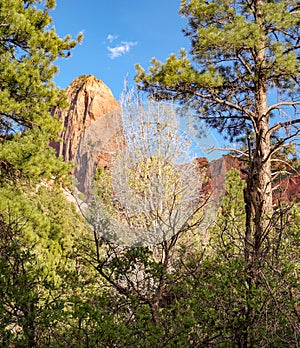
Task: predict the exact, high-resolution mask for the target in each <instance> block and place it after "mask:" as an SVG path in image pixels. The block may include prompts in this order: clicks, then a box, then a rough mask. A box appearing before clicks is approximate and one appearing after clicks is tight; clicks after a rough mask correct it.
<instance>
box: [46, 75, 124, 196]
mask: <svg viewBox="0 0 300 348" xmlns="http://www.w3.org/2000/svg"><path fill="white" fill-rule="evenodd" d="M66 93H67V100H68V103H69V107H68V108H66V109H61V108H57V109H55V110H54V111H53V114H55V115H58V117H59V119H60V120H61V122H62V126H63V128H62V130H61V132H60V134H59V136H60V138H61V139H62V140H61V142H59V143H53V144H51V145H52V146H53V147H54V148H55V150H56V153H57V155H58V156H62V157H63V159H64V160H65V161H66V162H68V161H72V162H73V163H74V176H75V178H76V180H77V188H78V189H79V190H80V191H81V192H83V193H84V194H87V193H88V191H89V189H90V186H91V183H92V180H93V176H94V171H95V169H96V167H97V166H98V165H101V166H102V167H106V166H109V165H110V164H111V161H112V160H113V158H114V157H115V155H116V154H117V152H118V151H119V149H120V148H122V146H123V145H124V138H123V124H122V118H121V108H120V105H119V103H118V102H117V100H116V99H115V98H114V96H113V94H112V92H111V90H110V89H109V88H108V87H107V86H106V85H105V84H104V83H103V82H102V81H101V80H99V79H97V78H96V77H94V76H92V75H89V76H80V77H78V78H76V79H75V80H74V81H73V82H72V83H71V84H70V86H69V87H68V88H67V90H66Z"/></svg>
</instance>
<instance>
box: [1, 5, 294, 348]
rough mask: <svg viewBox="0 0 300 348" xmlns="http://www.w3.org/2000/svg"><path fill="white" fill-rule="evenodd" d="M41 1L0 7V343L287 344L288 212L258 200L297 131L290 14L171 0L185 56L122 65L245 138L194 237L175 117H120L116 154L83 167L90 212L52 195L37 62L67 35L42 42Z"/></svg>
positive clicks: (61, 188) (198, 201)
mask: <svg viewBox="0 0 300 348" xmlns="http://www.w3.org/2000/svg"><path fill="white" fill-rule="evenodd" d="M54 6H55V1H53V0H48V1H44V2H41V1H37V0H1V1H0V67H1V68H0V80H1V87H0V233H1V235H0V298H1V303H0V345H1V346H2V347H141V346H144V347H209V346H216V347H249V348H250V347H299V345H300V292H299V284H300V283H299V274H300V272H299V271H300V258H299V250H300V234H299V231H300V211H299V206H298V205H297V204H294V202H284V201H280V200H279V202H277V203H276V205H274V204H273V201H272V187H273V186H272V184H273V183H272V181H273V178H274V177H276V178H277V180H279V179H278V178H280V176H281V175H288V173H287V171H288V170H290V169H291V168H292V169H293V168H294V167H293V166H292V164H290V163H288V160H289V157H290V153H287V154H286V153H285V149H286V148H287V147H285V144H286V143H288V145H289V146H294V145H295V144H297V143H296V141H297V138H296V137H297V135H298V133H299V128H298V123H299V118H298V113H299V109H298V105H299V103H300V101H299V37H300V36H299V10H300V8H299V5H298V4H297V2H296V1H293V0H282V1H268V2H266V1H262V0H253V1H241V2H239V1H231V0H222V1H218V2H217V1H202V0H191V1H181V10H180V13H181V14H182V15H183V16H185V17H187V19H188V27H187V28H186V29H185V31H184V32H185V34H186V35H187V36H188V37H189V38H190V39H191V43H192V50H191V52H190V57H191V59H190V57H189V56H188V54H187V53H184V52H182V53H181V55H180V56H179V57H175V56H173V55H172V56H170V58H169V59H168V60H167V62H166V63H161V62H158V61H156V60H154V61H153V65H152V67H151V68H150V72H149V74H146V73H145V71H144V70H143V69H142V68H140V67H139V68H138V72H137V80H138V82H139V85H140V88H142V89H144V90H145V91H146V92H148V93H149V94H150V96H152V97H155V98H156V99H162V100H164V99H176V100H178V101H180V102H181V103H183V104H184V105H188V106H189V107H191V108H192V109H193V110H194V111H195V117H198V118H203V119H205V120H206V121H207V123H208V124H209V125H210V126H213V127H216V128H218V129H219V130H220V131H221V132H223V135H226V134H227V136H230V137H236V136H240V135H245V136H246V139H248V140H247V146H246V147H245V148H243V149H242V150H241V151H242V152H244V154H243V155H242V156H241V158H240V160H241V161H243V162H244V163H246V169H245V170H244V173H243V176H242V175H241V171H240V170H237V169H231V170H230V171H229V172H228V173H227V176H226V183H225V192H224V195H223V196H222V198H221V200H220V205H219V206H218V209H217V210H216V216H215V218H214V222H213V223H211V224H210V226H209V228H204V224H203V219H204V218H205V211H206V210H207V208H208V203H209V199H208V198H209V197H207V196H205V195H204V194H200V193H201V185H202V184H204V183H205V180H207V178H205V177H203V176H202V175H200V174H199V172H197V171H196V168H195V166H194V165H193V164H186V163H185V164H182V163H180V160H182V155H183V154H184V153H185V150H186V146H188V145H189V144H188V142H186V141H187V139H185V138H182V137H180V136H178V133H177V128H176V127H177V126H178V124H177V123H176V117H177V116H179V115H178V114H177V112H178V111H177V110H178V109H176V108H175V107H172V105H170V104H168V105H166V104H164V103H156V102H154V101H153V99H152V101H151V102H145V103H144V102H142V103H141V102H140V101H139V100H135V101H130V102H129V103H128V105H127V106H128V108H127V109H124V120H125V118H126V117H125V116H130V117H129V118H128V117H127V120H128V119H130V120H135V123H129V124H127V128H126V129H127V130H128V132H127V137H128V138H127V144H128V147H127V149H125V150H124V151H125V152H123V153H122V154H121V155H120V157H118V158H117V160H116V165H115V167H114V168H112V169H110V170H103V169H100V168H99V169H98V170H97V172H96V175H95V182H94V192H93V193H94V195H93V197H92V200H91V202H90V207H91V209H90V210H89V211H83V212H80V211H78V208H76V206H75V205H74V203H72V202H70V201H69V200H67V198H66V195H65V194H64V192H65V190H66V189H71V179H70V175H69V172H70V171H71V167H70V165H69V164H66V163H64V162H63V161H62V160H61V159H58V158H56V156H55V153H54V150H53V149H51V148H50V146H49V144H50V142H51V141H52V140H56V138H57V134H58V131H59V129H60V124H59V122H58V120H56V119H55V118H54V117H53V116H52V115H51V109H52V108H53V107H56V106H58V105H65V103H66V100H65V96H64V92H63V91H61V90H60V89H58V88H56V87H55V85H54V83H53V77H54V76H55V74H56V72H57V67H56V66H55V64H54V63H55V60H56V59H57V58H58V57H68V56H69V55H70V54H71V50H72V49H73V48H74V47H75V46H76V44H77V43H78V42H80V41H81V39H82V37H81V35H79V36H78V38H77V39H76V40H74V39H72V38H71V37H69V36H67V37H65V38H60V37H59V36H58V35H57V34H56V33H55V30H54V27H53V26H52V19H51V16H50V11H51V10H52V9H53V8H54ZM270 89H272V90H275V89H277V92H278V96H280V98H279V99H280V101H279V102H277V103H275V104H274V103H273V104H270V103H269V100H268V98H266V97H267V95H268V91H269V90H270ZM291 106H293V108H290V107H291ZM282 108H286V109H285V111H286V110H288V111H292V112H293V113H291V114H290V115H289V116H288V117H287V116H286V113H285V112H283V111H282V112H280V111H276V110H279V109H282ZM125 112H127V114H126V115H125ZM180 112H181V111H180ZM180 112H179V114H180ZM277 112H278V114H277ZM274 113H275V114H274ZM145 117H146V118H145ZM281 130H282V131H281ZM291 140H292V141H293V143H291ZM178 159H179V162H178ZM275 160H279V161H280V164H281V165H280V166H279V165H276V166H274V163H278V162H275ZM296 169H297V168H296ZM245 173H246V174H247V175H246V179H245ZM277 183H278V181H277ZM198 194H199V195H198ZM81 213H83V214H81ZM120 236H121V237H122V238H121V239H120ZM154 237H155V238H154Z"/></svg>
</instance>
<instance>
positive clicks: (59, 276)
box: [0, 0, 83, 347]
mask: <svg viewBox="0 0 300 348" xmlns="http://www.w3.org/2000/svg"><path fill="white" fill-rule="evenodd" d="M54 6H55V1H52V0H48V1H45V2H44V3H43V2H42V1H38V0H1V1H0V81H1V87H0V273H1V279H0V294H1V296H0V297H1V305H0V314H1V315H0V317H1V319H0V322H1V329H0V336H1V345H2V346H18V347H34V346H41V344H40V343H39V342H42V341H43V340H44V342H45V340H46V336H45V335H47V334H48V333H49V328H50V327H51V325H52V324H53V323H54V322H55V321H57V320H58V318H57V317H56V318H54V316H55V315H57V313H59V311H60V310H61V308H62V307H60V306H61V304H62V303H63V302H61V301H60V298H61V295H62V294H63V293H64V290H63V285H62V284H63V283H64V280H65V279H66V277H67V274H68V271H67V270H68V268H67V266H70V267H69V271H70V272H72V270H74V267H75V266H74V264H73V262H72V261H71V260H69V259H68V257H67V255H68V254H69V253H70V251H71V250H72V247H73V246H74V243H75V238H74V235H75V234H76V233H75V229H76V226H80V223H79V221H80V219H79V218H78V217H77V216H76V213H75V212H74V210H72V208H71V207H70V204H69V203H67V202H66V200H65V199H64V197H63V195H62V193H61V192H60V190H59V189H58V188H57V185H56V184H60V185H61V184H62V183H64V181H67V180H68V179H67V173H68V166H67V165H65V164H64V163H63V162H62V161H61V160H59V159H57V158H56V157H55V153H54V151H53V149H52V150H51V149H50V146H49V144H50V141H51V140H53V139H56V137H57V134H58V131H59V128H60V124H59V122H58V120H56V119H54V118H53V117H52V115H51V108H53V107H54V106H57V105H60V104H62V103H65V101H64V100H65V99H64V94H63V93H62V91H61V90H59V89H58V88H56V87H55V85H54V83H53V77H54V75H55V73H57V70H58V68H57V67H56V66H55V65H54V61H55V60H56V59H57V58H59V57H67V56H68V55H69V54H70V51H71V49H72V48H74V47H75V45H76V43H77V42H78V41H80V39H81V35H80V36H79V37H78V39H77V40H73V39H71V37H69V36H67V37H66V38H64V39H62V38H60V37H59V36H58V35H57V34H56V33H55V29H54V27H53V26H52V24H51V22H52V19H51V17H50V15H49V11H50V10H52V9H53V8H54ZM50 179H51V180H50ZM52 179H53V180H52ZM58 186H59V185H58ZM82 226H83V224H81V228H82V229H83V227H82ZM77 233H78V232H77ZM63 270H64V271H63Z"/></svg>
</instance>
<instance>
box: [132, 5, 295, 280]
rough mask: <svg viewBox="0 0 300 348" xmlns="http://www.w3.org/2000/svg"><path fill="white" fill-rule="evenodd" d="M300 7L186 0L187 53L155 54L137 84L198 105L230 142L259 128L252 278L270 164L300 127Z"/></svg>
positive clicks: (248, 198) (252, 195) (265, 219)
mask: <svg viewBox="0 0 300 348" xmlns="http://www.w3.org/2000/svg"><path fill="white" fill-rule="evenodd" d="M299 10H300V7H299V4H298V2H297V1H294V0H282V1H264V0H253V1H252V0H251V1H236V0H220V1H214V0H212V1H206V0H190V1H187V0H183V1H181V9H180V14H181V15H183V16H184V17H185V18H187V19H188V26H187V28H186V29H184V34H185V35H186V36H187V37H188V38H189V39H190V40H191V52H190V57H189V56H188V55H187V53H186V51H185V50H182V51H181V52H180V54H179V56H175V55H174V54H173V55H171V56H170V57H169V58H168V59H167V61H166V62H165V63H162V62H159V61H158V60H156V59H153V60H152V66H151V67H150V70H149V73H146V72H145V71H144V70H143V69H142V68H141V67H140V66H137V76H136V81H137V82H138V86H139V88H140V89H141V90H144V91H146V92H148V93H149V94H150V95H151V96H152V97H155V98H157V99H169V100H177V101H179V102H180V103H182V104H185V105H187V106H189V107H191V108H193V109H194V110H195V113H196V117H198V118H199V119H202V120H204V121H206V122H207V123H208V124H209V125H210V126H212V127H214V128H216V129H218V130H219V131H220V132H222V134H224V135H227V136H229V137H230V138H231V140H234V139H235V140H238V139H239V137H240V136H241V135H244V136H246V137H247V135H248V134H252V133H253V134H254V140H253V142H251V141H249V144H248V145H249V146H248V151H247V152H248V161H249V162H248V163H249V165H248V170H247V172H248V179H247V184H246V188H245V195H244V200H245V207H246V208H245V211H246V231H245V259H246V263H247V264H248V269H249V282H256V281H257V270H258V269H259V267H260V264H261V263H262V262H263V260H264V259H265V255H264V252H263V250H266V248H265V246H266V245H265V244H266V243H267V239H268V235H269V234H270V233H271V230H272V224H271V223H270V221H271V220H270V218H271V216H272V214H273V205H272V172H271V163H272V161H273V160H274V159H276V155H277V152H278V151H279V150H280V148H281V147H282V146H284V145H285V144H286V143H288V142H290V141H291V140H292V139H293V138H294V137H295V136H297V135H298V134H299V132H300V129H299V126H298V125H299V123H300V118H299V105H300V95H299V82H300V80H299V71H300V61H299V53H300V45H299V39H300V31H299V23H300V19H299V18H300V17H299Z"/></svg>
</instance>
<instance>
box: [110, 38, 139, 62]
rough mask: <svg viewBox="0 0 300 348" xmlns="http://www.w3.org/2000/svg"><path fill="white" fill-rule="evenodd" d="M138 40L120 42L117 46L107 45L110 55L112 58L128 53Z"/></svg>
mask: <svg viewBox="0 0 300 348" xmlns="http://www.w3.org/2000/svg"><path fill="white" fill-rule="evenodd" d="M136 45H137V42H136V41H122V42H121V43H120V44H118V45H117V46H115V47H110V46H107V50H108V52H109V54H108V55H109V57H110V58H111V59H115V58H118V57H120V56H122V55H124V54H126V53H128V52H129V51H130V50H131V48H132V47H133V46H136Z"/></svg>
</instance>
